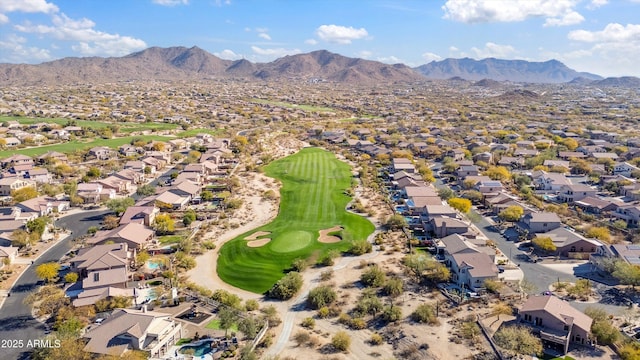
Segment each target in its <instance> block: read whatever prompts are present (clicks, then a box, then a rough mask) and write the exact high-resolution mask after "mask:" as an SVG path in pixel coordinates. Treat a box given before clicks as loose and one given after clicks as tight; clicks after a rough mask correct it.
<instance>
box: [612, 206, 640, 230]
mask: <svg viewBox="0 0 640 360" xmlns="http://www.w3.org/2000/svg"><path fill="white" fill-rule="evenodd" d="M611 216H612V217H615V218H618V219H620V220H624V221H626V222H627V226H628V227H634V228H635V227H638V224H640V205H637V204H629V205H622V206H619V207H618V208H617V209H616V211H614V212H612V213H611Z"/></svg>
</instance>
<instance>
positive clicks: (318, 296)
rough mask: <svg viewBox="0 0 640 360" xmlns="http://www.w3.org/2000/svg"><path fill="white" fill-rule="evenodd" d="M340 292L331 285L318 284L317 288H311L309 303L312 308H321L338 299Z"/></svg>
mask: <svg viewBox="0 0 640 360" xmlns="http://www.w3.org/2000/svg"><path fill="white" fill-rule="evenodd" d="M337 297H338V294H336V291H335V290H333V288H332V287H330V286H326V285H325V286H318V287H317V288H314V289H311V291H309V296H308V297H307V305H308V306H309V307H310V308H311V309H320V308H322V307H324V306H327V305H331V304H332V303H333V302H334V301H336V299H337Z"/></svg>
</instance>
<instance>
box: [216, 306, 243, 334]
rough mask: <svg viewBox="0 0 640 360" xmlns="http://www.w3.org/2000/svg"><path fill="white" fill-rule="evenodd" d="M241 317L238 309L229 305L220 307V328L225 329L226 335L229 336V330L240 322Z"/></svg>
mask: <svg viewBox="0 0 640 360" xmlns="http://www.w3.org/2000/svg"><path fill="white" fill-rule="evenodd" d="M239 317H240V314H239V312H238V310H237V309H235V308H232V307H228V306H222V307H220V309H219V310H218V319H219V320H220V329H224V335H225V336H227V331H228V330H229V329H231V327H232V326H233V325H235V324H236V323H237V322H238V319H239Z"/></svg>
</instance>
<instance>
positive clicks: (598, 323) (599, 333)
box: [584, 306, 621, 345]
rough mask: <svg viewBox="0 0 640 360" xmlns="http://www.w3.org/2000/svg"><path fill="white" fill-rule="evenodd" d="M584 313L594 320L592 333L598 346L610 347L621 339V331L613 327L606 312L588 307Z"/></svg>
mask: <svg viewBox="0 0 640 360" xmlns="http://www.w3.org/2000/svg"><path fill="white" fill-rule="evenodd" d="M584 313H585V314H586V315H587V316H589V317H590V318H591V319H593V322H592V323H591V333H592V334H593V335H594V336H595V337H596V340H597V341H598V344H602V345H610V344H613V343H615V342H617V341H618V340H619V339H620V337H621V336H620V331H619V330H618V329H617V328H616V327H615V326H614V325H613V323H612V322H611V320H610V319H609V314H608V313H607V311H606V310H604V309H603V308H601V307H594V306H588V307H587V308H586V309H584Z"/></svg>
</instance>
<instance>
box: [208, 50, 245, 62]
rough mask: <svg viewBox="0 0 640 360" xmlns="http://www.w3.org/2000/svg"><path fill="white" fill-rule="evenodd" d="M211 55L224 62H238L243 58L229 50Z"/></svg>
mask: <svg viewBox="0 0 640 360" xmlns="http://www.w3.org/2000/svg"><path fill="white" fill-rule="evenodd" d="M213 55H215V56H217V57H219V58H221V59H225V60H240V59H242V58H244V56H242V55H240V54H236V53H235V52H233V51H232V50H229V49H225V50H222V51H221V52H215V53H213Z"/></svg>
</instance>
